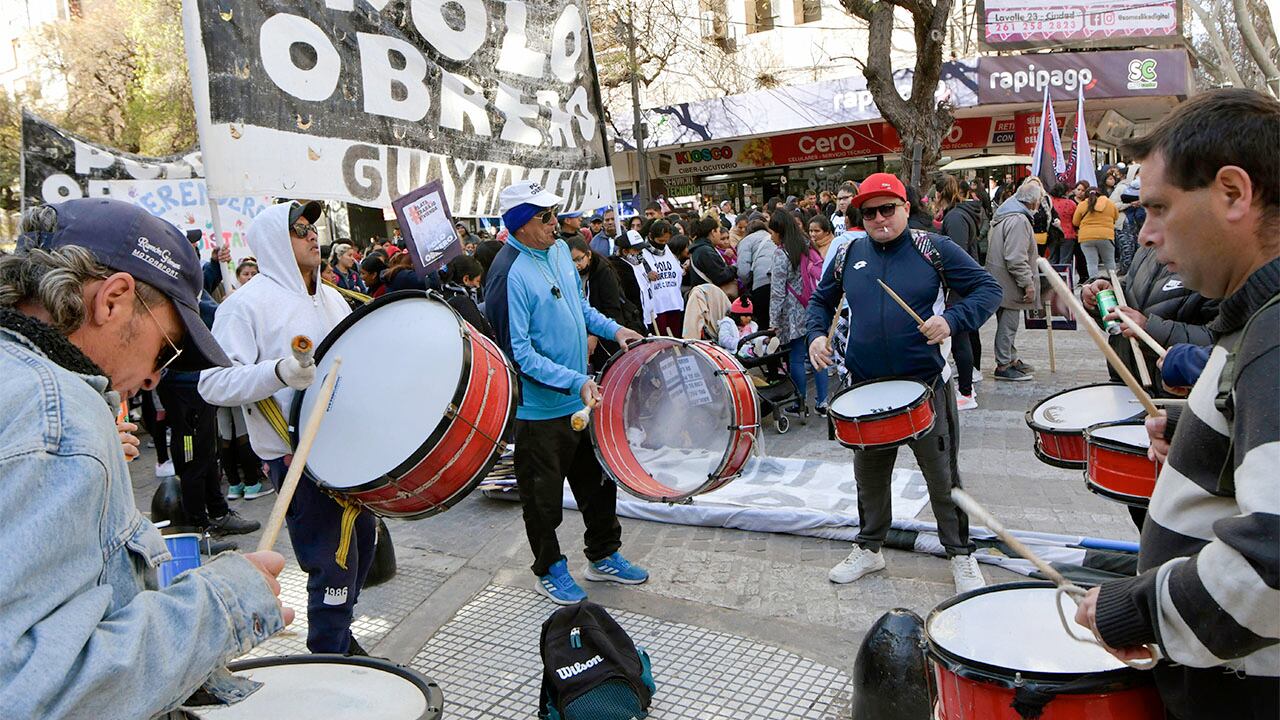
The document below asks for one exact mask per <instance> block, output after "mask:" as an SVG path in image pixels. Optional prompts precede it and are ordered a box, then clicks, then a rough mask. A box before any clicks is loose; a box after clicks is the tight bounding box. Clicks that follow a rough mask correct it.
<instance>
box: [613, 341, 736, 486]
mask: <svg viewBox="0 0 1280 720" xmlns="http://www.w3.org/2000/svg"><path fill="white" fill-rule="evenodd" d="M600 393H601V397H602V399H601V401H600V406H599V407H598V408H596V410H595V411H594V413H593V417H592V420H591V439H592V441H593V442H594V444H595V448H596V457H598V458H599V460H600V466H601V467H602V468H604V470H605V472H607V473H608V474H609V476H610V477H611V478H613V480H614V482H616V483H617V484H618V486H619V487H621V488H622V489H623V490H625V491H627V492H629V493H631V494H632V495H634V496H636V497H638V498H640V499H642V500H650V501H654V502H684V501H687V500H689V499H690V498H692V497H693V496H695V495H699V494H701V493H706V492H711V491H712V490H715V489H717V488H720V487H724V486H725V485H727V484H729V483H730V482H731V481H732V480H733V479H734V478H736V477H738V475H739V474H740V473H741V472H742V469H743V467H744V466H745V465H746V464H747V460H748V459H749V458H750V457H751V454H752V451H753V450H754V449H755V446H756V442H757V438H758V435H759V432H760V405H759V402H758V400H757V398H756V392H755V387H754V386H753V385H752V384H751V380H750V378H748V377H747V374H746V371H745V370H743V369H742V366H741V365H740V364H738V361H737V359H736V358H734V357H733V355H732V354H730V353H729V352H727V351H725V350H724V349H722V348H720V347H718V346H716V345H712V344H711V343H707V342H703V341H701V340H678V339H675V338H665V337H651V338H645V339H644V340H641V341H638V342H636V343H634V344H633V345H632V346H631V347H630V348H629V349H627V350H625V351H621V352H618V353H615V354H614V355H613V357H611V358H609V362H608V363H606V364H605V366H604V370H603V372H602V373H601V379H600Z"/></svg>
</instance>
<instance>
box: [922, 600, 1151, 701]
mask: <svg viewBox="0 0 1280 720" xmlns="http://www.w3.org/2000/svg"><path fill="white" fill-rule="evenodd" d="M1056 587H1057V586H1056V585H1054V584H1053V583H1051V582H1047V581H1036V580H1032V581H1025V582H1009V583H1000V584H998V585H988V586H986V587H981V588H978V589H977V590H970V591H969V592H966V593H962V594H960V595H955V596H953V597H950V598H948V599H946V600H944V601H942V602H941V603H939V604H938V605H937V606H935V607H934V608H933V609H932V610H930V611H929V615H928V616H927V617H925V620H924V638H925V643H926V645H927V654H928V656H929V657H930V658H931V659H932V660H934V661H935V662H938V663H939V664H941V665H942V666H943V668H945V669H946V670H947V671H948V672H951V673H953V674H955V675H957V676H959V677H962V678H965V679H969V680H976V681H979V682H985V683H990V684H994V685H998V686H1000V687H1004V688H1007V689H1010V690H1016V689H1017V688H1019V687H1028V686H1030V687H1031V689H1037V686H1041V687H1043V688H1044V691H1046V692H1049V693H1056V689H1055V686H1058V685H1062V684H1065V683H1068V682H1070V683H1072V689H1071V692H1070V693H1064V694H1070V695H1085V694H1092V693H1106V692H1114V691H1117V690H1125V689H1128V688H1132V687H1134V686H1135V685H1139V684H1142V681H1143V679H1144V677H1145V678H1149V677H1150V676H1149V675H1148V676H1144V675H1143V674H1142V673H1141V672H1140V671H1138V670H1134V669H1132V668H1127V667H1121V668H1116V669H1114V670H1100V671H1096V672H1091V673H1087V674H1079V673H1058V672H1044V671H1034V670H1013V669H1010V668H1006V667H1002V666H1000V665H992V664H990V663H986V662H983V661H981V660H974V659H973V658H968V657H963V656H961V655H957V654H955V653H952V652H951V651H949V650H947V649H945V648H943V647H942V646H941V645H939V644H938V643H937V642H936V641H935V640H934V639H933V635H932V633H930V632H929V627H930V625H931V624H932V622H933V620H934V618H936V617H937V616H938V615H939V614H940V613H942V612H943V611H944V610H947V609H948V608H951V607H954V606H955V605H959V604H960V603H962V602H964V601H965V600H968V599H970V598H974V597H978V596H980V595H984V594H986V593H993V592H1003V591H1008V590H1018V589H1023V588H1050V589H1052V588H1056ZM1051 620H1052V621H1053V622H1054V623H1055V624H1056V623H1057V622H1058V619H1057V618H1056V617H1055V618H1051ZM1080 631H1081V632H1082V633H1083V632H1085V630H1084V628H1080ZM1085 678H1088V681H1085ZM1148 682H1149V680H1148Z"/></svg>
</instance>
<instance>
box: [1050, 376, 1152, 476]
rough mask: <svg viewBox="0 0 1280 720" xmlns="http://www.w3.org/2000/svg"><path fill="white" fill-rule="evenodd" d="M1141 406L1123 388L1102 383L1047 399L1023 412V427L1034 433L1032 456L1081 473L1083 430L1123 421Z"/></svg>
mask: <svg viewBox="0 0 1280 720" xmlns="http://www.w3.org/2000/svg"><path fill="white" fill-rule="evenodd" d="M1141 412H1142V405H1141V403H1139V402H1138V399H1137V398H1136V397H1134V396H1133V393H1132V392H1130V391H1129V388H1127V387H1125V386H1124V385H1119V384H1112V383H1103V384H1099V385H1085V386H1084V387H1078V388H1073V389H1071V390H1064V391H1063V392H1060V393H1057V394H1056V395H1050V396H1049V397H1047V398H1045V399H1044V400H1043V401H1041V402H1040V404H1039V405H1036V406H1035V407H1034V408H1032V409H1031V410H1029V411H1027V415H1026V418H1027V427H1029V428H1031V431H1032V432H1033V433H1035V437H1036V440H1035V453H1036V457H1038V458H1040V461H1041V462H1044V463H1048V464H1049V465H1053V466H1055V467H1061V468H1072V469H1076V468H1078V469H1081V470H1083V469H1084V466H1085V460H1086V456H1085V451H1084V429H1085V428H1087V427H1089V426H1090V425H1097V424H1098V423H1104V422H1112V421H1115V420H1125V419H1128V418H1131V417H1133V416H1135V415H1138V414H1140V413H1141Z"/></svg>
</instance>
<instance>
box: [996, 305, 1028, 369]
mask: <svg viewBox="0 0 1280 720" xmlns="http://www.w3.org/2000/svg"><path fill="white" fill-rule="evenodd" d="M1021 324H1022V311H1021V310H1014V309H1012V308H999V309H997V310H996V364H997V365H1000V366H1002V367H1003V366H1005V365H1008V364H1009V363H1011V362H1013V361H1014V360H1017V359H1018V348H1017V347H1015V346H1014V344H1013V339H1014V338H1015V337H1016V336H1017V335H1018V326H1019V325H1021Z"/></svg>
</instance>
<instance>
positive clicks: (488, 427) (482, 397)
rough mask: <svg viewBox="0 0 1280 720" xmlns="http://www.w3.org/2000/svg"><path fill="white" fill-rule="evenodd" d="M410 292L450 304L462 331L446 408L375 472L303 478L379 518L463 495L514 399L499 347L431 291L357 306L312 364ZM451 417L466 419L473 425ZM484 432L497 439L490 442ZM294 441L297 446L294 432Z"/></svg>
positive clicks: (500, 446) (414, 513) (503, 430)
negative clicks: (357, 480) (354, 481)
mask: <svg viewBox="0 0 1280 720" xmlns="http://www.w3.org/2000/svg"><path fill="white" fill-rule="evenodd" d="M415 297H416V298H423V297H431V298H433V299H435V300H437V301H439V302H440V303H441V305H442V306H443V307H446V308H449V310H450V313H451V314H452V316H453V317H454V318H455V319H456V320H457V322H458V326H457V332H459V333H461V334H462V337H463V342H462V353H463V359H462V373H461V375H460V377H459V379H458V380H457V381H456V390H455V392H454V395H453V398H452V400H451V401H450V409H449V410H448V411H446V413H445V414H444V416H443V417H442V418H441V420H440V422H439V423H438V424H437V425H436V427H435V429H434V430H433V431H432V432H431V434H430V436H429V437H427V438H426V439H425V440H424V442H423V443H422V444H421V445H420V446H419V447H418V449H417V450H416V451H415V452H414V453H413V454H412V455H411V456H410V457H409V458H407V459H406V460H405V461H404V462H402V463H401V464H400V465H398V466H396V467H395V468H394V469H392V470H391V471H390V472H388V473H386V474H385V475H383V476H381V477H375V478H370V479H369V480H368V481H367V482H364V483H361V484H358V485H354V486H350V487H342V488H335V487H332V486H330V485H327V484H326V483H324V482H323V481H321V480H319V479H317V478H315V477H314V476H312V475H311V474H310V473H309V472H308V477H311V478H312V480H313V481H315V482H316V484H317V485H318V486H320V487H322V488H324V489H326V490H327V491H329V492H331V493H334V494H337V495H340V496H342V497H343V498H345V499H347V500H350V501H352V502H355V503H357V504H359V505H361V506H363V507H365V508H368V509H369V510H370V511H372V512H373V513H374V514H377V515H380V516H383V517H398V518H423V517H429V516H431V515H435V514H438V513H441V512H444V511H445V510H447V509H449V508H450V507H452V506H453V505H455V504H457V503H458V502H459V501H461V500H462V498H464V497H466V496H467V494H468V493H470V492H471V490H473V489H474V488H475V486H476V485H478V484H479V482H480V480H482V479H483V478H484V476H485V475H486V474H487V473H488V471H489V468H490V467H492V465H493V463H494V462H496V461H497V459H498V457H499V456H500V455H501V453H502V451H503V450H504V449H505V447H506V445H505V442H506V439H507V437H508V434H509V430H510V426H511V422H512V420H513V419H514V418H515V412H516V406H517V405H518V404H519V388H518V385H517V383H516V377H515V374H514V372H513V371H512V370H511V366H510V363H509V362H508V361H507V358H506V356H505V355H504V354H503V352H502V351H501V350H500V349H499V348H498V346H497V345H496V344H494V342H493V341H492V340H490V339H489V338H488V337H486V336H485V335H484V334H483V333H481V332H480V331H478V330H476V329H475V328H473V327H471V325H469V324H467V323H466V321H464V320H463V319H462V317H461V316H460V315H458V314H457V313H456V312H455V311H453V309H452V308H450V307H449V305H448V304H446V303H444V301H443V300H442V299H440V298H439V297H438V296H437V295H436V294H435V293H433V292H419V291H402V292H396V293H391V294H389V295H384V296H383V297H381V298H379V299H378V300H375V301H374V302H372V303H370V304H368V305H366V306H364V307H363V308H360V309H358V310H357V311H356V312H354V313H352V314H351V315H349V316H348V317H347V318H346V319H345V320H343V322H342V323H341V324H339V325H338V327H337V328H335V329H334V330H333V332H331V333H330V334H329V336H328V337H326V338H325V341H324V342H322V343H321V344H320V346H319V347H318V348H317V349H316V362H317V363H319V362H320V361H321V360H322V359H323V358H324V356H325V353H326V352H327V351H328V350H329V348H330V347H332V345H333V343H334V342H335V341H336V339H337V338H338V337H340V336H341V334H342V332H343V331H345V330H346V329H347V328H349V327H351V326H352V325H354V324H355V323H356V322H358V320H359V319H360V318H361V317H363V316H364V315H366V314H369V313H372V312H374V311H376V310H377V308H379V307H381V306H383V305H386V304H389V303H392V302H397V301H402V300H406V299H410V298H415ZM443 381H445V380H442V382H443ZM304 392H306V391H304ZM301 409H302V401H301V396H300V397H299V399H298V401H296V402H294V404H293V412H292V417H291V420H290V424H291V425H292V426H293V427H294V428H297V427H299V426H300V418H299V415H300V413H301ZM458 418H468V419H470V422H471V423H472V424H473V425H474V426H475V427H474V428H473V427H472V425H468V424H467V423H466V422H462V421H460V420H458ZM490 438H492V439H495V440H498V441H499V442H498V443H497V445H496V446H495V444H494V443H493V442H492V441H491V440H490ZM293 440H294V445H295V446H296V444H297V431H296V430H295V432H294V438H293Z"/></svg>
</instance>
